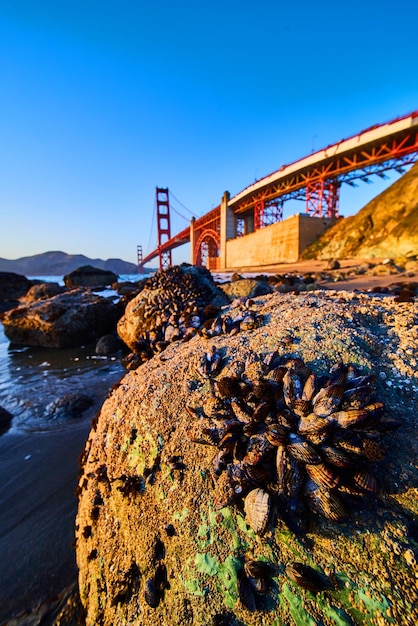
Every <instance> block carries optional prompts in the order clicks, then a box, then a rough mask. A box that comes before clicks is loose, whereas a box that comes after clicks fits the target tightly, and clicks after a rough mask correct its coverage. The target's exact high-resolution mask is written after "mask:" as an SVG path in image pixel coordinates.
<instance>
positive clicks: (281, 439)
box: [188, 350, 400, 534]
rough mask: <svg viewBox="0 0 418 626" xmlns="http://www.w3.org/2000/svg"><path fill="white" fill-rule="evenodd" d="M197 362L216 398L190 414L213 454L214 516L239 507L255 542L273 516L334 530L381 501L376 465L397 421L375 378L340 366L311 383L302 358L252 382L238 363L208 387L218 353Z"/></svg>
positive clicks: (192, 432) (270, 368) (269, 361)
mask: <svg viewBox="0 0 418 626" xmlns="http://www.w3.org/2000/svg"><path fill="white" fill-rule="evenodd" d="M204 359H206V360H207V362H208V367H207V369H206V374H207V376H208V378H210V379H211V389H212V390H213V393H212V395H211V396H210V397H208V398H207V400H206V401H205V402H204V403H203V406H202V407H198V408H191V407H188V411H189V413H190V414H191V416H192V417H193V419H192V421H191V423H190V427H189V436H190V438H191V439H192V441H194V442H196V443H200V444H207V445H212V446H215V447H216V448H217V452H216V455H215V456H214V459H213V474H214V477H215V486H214V496H213V501H214V506H215V508H217V509H220V508H223V507H225V506H228V505H230V504H233V503H237V504H238V505H239V506H242V503H243V509H244V513H245V518H246V521H247V523H248V524H249V525H250V526H251V528H252V529H253V530H254V531H255V532H256V533H258V534H263V533H264V532H265V531H266V529H267V527H268V526H269V524H271V523H274V521H275V520H277V517H280V518H281V519H283V521H284V522H285V523H286V524H287V525H288V527H289V528H290V529H291V530H292V531H294V532H296V533H299V534H303V533H305V532H307V530H308V524H309V519H310V513H311V512H313V513H315V514H319V515H320V516H322V517H324V518H326V519H327V520H329V521H331V522H335V523H340V522H343V521H345V520H346V519H347V517H348V510H349V508H350V507H351V504H352V502H353V501H356V500H357V499H359V498H360V499H363V498H365V497H368V496H369V497H370V496H375V495H376V494H377V493H378V491H379V486H378V481H377V479H376V476H375V474H374V472H373V464H374V463H375V462H376V461H381V460H382V459H383V458H384V456H385V452H384V449H383V447H382V443H381V438H382V434H383V433H385V432H386V431H390V430H393V429H394V428H397V427H398V426H400V421H399V420H398V419H396V418H393V417H390V416H387V415H385V407H384V404H383V403H382V402H379V401H377V400H376V378H375V376H374V375H372V374H370V375H360V373H359V372H358V371H357V369H356V368H355V367H354V366H353V365H346V364H344V363H341V362H339V363H336V364H335V365H333V366H332V367H331V368H330V370H329V373H328V375H326V376H318V375H316V374H315V373H314V372H312V371H311V370H310V369H309V368H308V367H307V366H306V364H305V363H304V361H303V360H302V359H300V358H286V357H279V355H278V354H277V353H273V354H270V355H269V356H268V357H266V358H265V359H264V362H263V367H264V372H263V375H262V376H261V377H260V378H259V379H258V380H257V381H255V382H254V381H251V380H250V379H249V378H248V377H247V376H246V372H245V366H244V364H241V368H240V367H239V364H237V367H236V368H235V369H236V374H235V375H232V376H223V377H218V378H217V379H215V378H214V375H216V374H217V373H218V372H219V369H220V368H219V362H220V359H219V358H218V359H216V350H212V351H211V352H208V354H207V355H205V356H204ZM214 363H216V367H215V368H214V369H213V368H212V369H211V367H210V366H211V364H214ZM200 371H202V368H200ZM347 503H349V505H350V507H348V506H347Z"/></svg>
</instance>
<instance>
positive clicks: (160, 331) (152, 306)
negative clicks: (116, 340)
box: [118, 264, 228, 360]
mask: <svg viewBox="0 0 418 626" xmlns="http://www.w3.org/2000/svg"><path fill="white" fill-rule="evenodd" d="M227 302H228V298H227V296H226V295H225V294H224V293H223V291H221V289H219V287H217V286H216V285H215V283H214V282H213V279H212V276H211V274H210V272H208V270H206V269H204V268H201V267H195V266H192V265H188V264H183V265H176V266H174V267H171V268H169V269H167V270H164V271H161V272H158V273H157V274H155V275H154V276H152V277H150V278H148V279H147V280H146V281H145V282H144V286H143V289H142V290H141V292H140V293H139V294H138V295H137V296H136V297H135V298H133V300H131V301H130V302H129V303H128V305H127V307H126V309H125V314H124V315H123V316H122V318H121V319H120V320H119V322H118V334H119V336H120V337H121V339H122V340H123V341H124V342H125V343H126V345H127V346H129V347H130V349H131V350H132V351H133V352H134V353H137V354H140V355H142V356H143V358H144V360H145V359H147V358H149V357H150V356H152V354H153V353H154V352H160V351H161V350H163V349H164V348H165V347H166V346H167V345H168V344H169V343H170V342H173V341H178V340H181V339H189V338H190V337H191V336H193V335H194V334H195V333H196V329H197V328H199V327H200V326H201V325H202V323H203V320H204V319H205V317H207V316H205V308H206V307H207V305H213V306H215V307H218V306H221V305H223V304H226V303H227Z"/></svg>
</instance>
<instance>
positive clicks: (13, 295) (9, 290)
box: [0, 272, 33, 311]
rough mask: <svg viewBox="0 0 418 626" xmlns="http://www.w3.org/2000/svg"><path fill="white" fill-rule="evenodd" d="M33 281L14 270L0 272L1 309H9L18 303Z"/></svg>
mask: <svg viewBox="0 0 418 626" xmlns="http://www.w3.org/2000/svg"><path fill="white" fill-rule="evenodd" d="M32 285H33V282H32V281H30V280H29V279H27V278H26V276H21V275H20V274H15V273H14V272H0V311H7V309H11V308H13V307H15V306H16V305H17V304H18V301H19V298H21V297H22V296H24V295H25V293H26V292H27V291H28V289H29V288H30V287H31V286H32Z"/></svg>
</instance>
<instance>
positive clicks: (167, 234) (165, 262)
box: [155, 187, 172, 271]
mask: <svg viewBox="0 0 418 626" xmlns="http://www.w3.org/2000/svg"><path fill="white" fill-rule="evenodd" d="M155 193H156V200H157V227H158V256H159V259H160V271H161V270H166V269H168V268H169V267H171V265H172V260H171V250H165V251H164V250H161V246H162V245H163V244H164V243H166V242H167V241H169V240H170V239H171V228H170V203H169V199H168V189H164V188H162V187H156V190H155Z"/></svg>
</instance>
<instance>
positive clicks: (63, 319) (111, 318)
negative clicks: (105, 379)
mask: <svg viewBox="0 0 418 626" xmlns="http://www.w3.org/2000/svg"><path fill="white" fill-rule="evenodd" d="M119 316H120V311H119V308H118V307H117V306H116V305H114V304H113V303H112V302H111V301H110V300H109V299H107V298H103V297H101V296H98V295H96V294H94V293H91V292H90V291H85V290H83V289H74V290H72V291H69V292H67V293H62V294H59V295H57V296H54V297H52V298H48V299H47V300H37V301H35V302H32V303H30V304H22V305H20V306H18V307H16V308H15V309H12V310H11V311H8V312H6V313H4V314H3V316H2V320H1V321H2V323H3V326H4V332H5V334H6V337H7V338H8V339H9V340H10V341H11V342H12V343H17V344H21V345H26V346H43V347H46V348H67V347H72V346H79V345H82V344H83V343H87V342H89V341H93V340H94V339H98V338H99V337H101V336H102V335H104V334H106V333H108V332H112V331H113V330H114V329H115V326H116V322H117V320H118V318H119Z"/></svg>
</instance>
